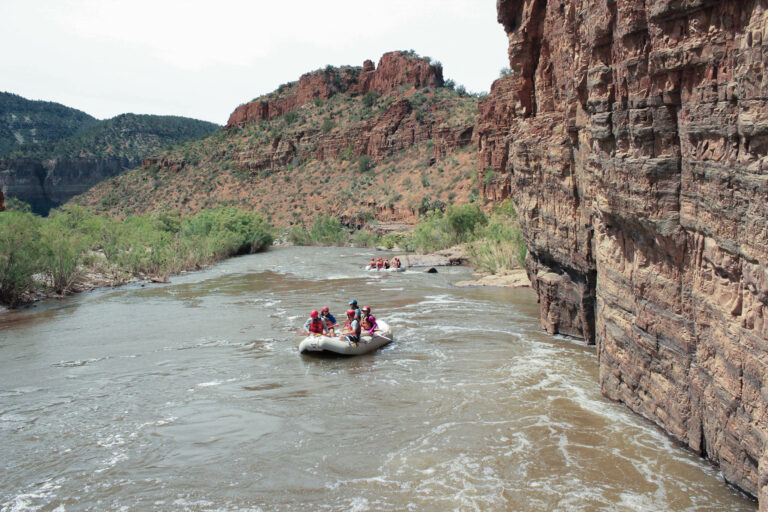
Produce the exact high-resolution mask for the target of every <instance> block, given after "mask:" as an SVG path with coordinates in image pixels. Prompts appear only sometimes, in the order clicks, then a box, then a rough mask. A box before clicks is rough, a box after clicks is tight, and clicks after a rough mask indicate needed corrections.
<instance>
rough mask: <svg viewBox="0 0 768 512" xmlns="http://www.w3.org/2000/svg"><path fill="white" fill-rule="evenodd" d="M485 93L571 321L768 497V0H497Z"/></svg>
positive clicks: (612, 385)
mask: <svg viewBox="0 0 768 512" xmlns="http://www.w3.org/2000/svg"><path fill="white" fill-rule="evenodd" d="M497 7H498V14H499V22H500V23H502V24H503V25H504V27H505V29H506V31H507V33H508V35H509V57H510V68H511V71H512V73H511V74H510V75H509V76H507V77H506V78H503V79H500V80H498V81H497V82H496V83H495V84H494V85H493V88H492V91H491V95H490V96H489V97H488V98H487V99H485V100H484V101H483V102H481V106H480V110H481V119H480V122H479V127H478V132H479V149H480V159H481V167H483V168H490V169H492V170H493V171H494V173H495V176H496V178H495V179H494V180H492V182H491V184H490V185H489V186H486V187H485V188H486V190H485V191H484V193H485V194H486V195H489V196H493V197H503V196H505V195H507V194H510V195H511V196H512V197H513V198H514V201H515V203H516V205H517V207H518V210H519V213H520V220H521V223H522V227H523V230H524V235H525V239H526V241H527V243H528V247H529V249H530V255H529V259H528V273H529V276H530V278H531V281H532V283H533V285H534V287H535V289H536V290H537V292H538V295H539V299H540V302H541V319H542V325H543V326H544V327H545V328H546V329H547V330H548V331H549V332H552V333H558V332H559V333H564V334H570V335H575V336H582V337H584V338H585V339H586V340H587V341H588V342H590V343H593V342H594V343H596V344H597V350H598V356H599V368H600V372H599V375H600V385H601V388H602V390H603V393H604V394H605V395H606V396H608V397H609V398H611V399H614V400H619V401H622V402H624V403H626V404H627V405H628V406H629V407H630V408H631V409H633V410H634V411H636V412H638V413H640V414H642V415H643V416H645V417H647V418H649V419H651V420H652V421H654V422H656V423H658V424H659V425H661V426H662V427H663V428H665V429H667V430H668V431H669V432H670V433H671V434H672V435H674V436H675V437H677V438H678V439H680V440H682V441H683V442H684V443H685V444H687V445H688V446H689V447H691V448H692V449H693V450H695V451H697V452H699V453H701V454H702V455H704V456H706V457H708V458H710V459H711V460H713V461H714V462H715V463H717V464H719V465H720V466H721V468H722V471H723V475H724V476H725V478H726V479H727V480H728V481H729V482H732V483H733V484H735V485H737V486H739V487H741V488H742V489H744V490H746V491H748V492H749V493H752V494H754V495H755V496H758V498H759V499H760V506H761V509H762V510H768V451H766V446H767V441H768V407H767V404H768V268H767V265H768V156H767V155H768V75H766V73H765V71H764V70H765V68H766V60H767V59H768V11H767V9H768V3H767V2H765V1H762V2H761V1H743V2H736V1H730V2H715V1H711V0H691V1H680V0H646V1H640V0H619V1H605V0H567V1H566V0H563V1H553V0H549V1H547V0H524V1H522V0H521V1H518V0H498V2H497Z"/></svg>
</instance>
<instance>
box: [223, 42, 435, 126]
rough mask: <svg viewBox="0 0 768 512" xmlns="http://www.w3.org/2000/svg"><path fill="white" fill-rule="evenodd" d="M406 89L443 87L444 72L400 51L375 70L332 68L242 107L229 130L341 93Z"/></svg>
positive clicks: (370, 66) (388, 55)
mask: <svg viewBox="0 0 768 512" xmlns="http://www.w3.org/2000/svg"><path fill="white" fill-rule="evenodd" d="M404 85H409V86H413V87H416V88H421V87H440V86H442V85H443V69H442V68H441V67H440V66H434V65H432V64H430V63H429V61H427V60H426V59H423V58H419V57H416V56H414V55H411V54H409V53H407V52H400V51H398V52H389V53H385V54H384V55H383V56H382V57H381V60H379V65H378V67H374V65H373V62H371V61H370V60H367V61H365V63H364V64H363V67H362V68H355V67H342V68H332V67H328V68H326V69H322V70H319V71H313V72H311V73H306V74H304V75H302V76H301V78H300V79H299V81H298V82H294V83H292V84H289V85H285V86H282V89H283V90H282V91H280V90H278V94H276V95H269V96H266V97H263V98H257V99H255V100H253V101H251V102H250V103H246V104H244V105H240V106H239V107H237V108H236V109H235V111H234V112H232V114H231V115H230V116H229V121H228V122H227V126H242V125H245V124H248V123H252V122H256V121H260V120H262V119H272V118H274V117H278V116H281V115H283V114H285V113H287V112H290V111H292V110H295V109H297V108H299V107H301V106H302V105H305V104H306V103H308V102H310V101H313V100H314V99H315V98H318V99H322V100H325V99H328V98H330V97H331V96H333V95H334V94H338V93H348V94H350V95H353V96H356V95H360V94H365V93H367V92H369V91H373V92H376V93H378V94H379V95H381V96H383V95H386V94H389V93H391V92H393V91H395V90H397V89H398V88H400V87H402V86H404Z"/></svg>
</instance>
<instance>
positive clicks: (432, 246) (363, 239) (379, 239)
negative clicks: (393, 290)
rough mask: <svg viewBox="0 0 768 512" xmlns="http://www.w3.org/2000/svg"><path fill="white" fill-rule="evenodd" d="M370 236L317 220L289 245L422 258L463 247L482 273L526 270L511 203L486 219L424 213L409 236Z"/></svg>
mask: <svg viewBox="0 0 768 512" xmlns="http://www.w3.org/2000/svg"><path fill="white" fill-rule="evenodd" d="M443 206H444V205H443ZM374 230H375V226H369V227H368V228H364V229H360V230H357V231H354V232H353V233H351V234H350V232H349V230H348V228H347V227H345V226H344V225H343V224H342V223H341V221H340V220H339V219H338V218H336V217H332V216H328V215H320V216H318V217H317V218H316V219H315V220H314V222H313V223H312V224H311V225H310V226H309V227H307V226H305V225H304V224H298V225H296V226H294V227H293V228H291V230H290V231H289V233H288V241H290V242H291V243H293V244H296V245H347V244H350V245H353V246H355V247H385V248H387V249H393V248H395V249H403V250H408V251H415V252H420V253H430V252H436V251H440V250H443V249H447V248H449V247H453V246H456V245H463V246H465V247H466V248H467V252H468V254H469V257H470V263H471V264H472V265H473V266H474V267H475V268H476V269H477V270H479V271H481V272H488V273H492V274H498V273H504V272H506V271H508V270H512V269H515V268H520V267H523V266H524V265H525V255H526V247H525V242H524V241H523V237H522V233H521V231H520V226H519V224H518V221H517V213H516V212H515V208H514V205H513V204H512V202H511V201H505V202H504V203H502V204H501V205H499V206H497V207H495V208H494V209H493V210H491V211H490V212H488V213H486V212H484V211H483V210H481V209H480V207H479V206H477V204H475V203H465V204H460V205H449V206H447V207H445V208H444V209H443V208H434V209H428V210H427V211H426V212H425V213H424V214H423V215H422V217H421V220H420V221H419V223H418V224H417V225H416V226H415V227H414V229H413V231H412V232H411V233H404V232H396V233H388V234H385V235H380V236H379V235H376V234H375V233H374Z"/></svg>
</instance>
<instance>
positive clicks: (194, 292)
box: [0, 248, 756, 512]
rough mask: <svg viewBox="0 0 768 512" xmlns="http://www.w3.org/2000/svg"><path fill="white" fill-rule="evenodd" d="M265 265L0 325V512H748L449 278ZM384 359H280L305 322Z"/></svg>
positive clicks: (506, 316)
mask: <svg viewBox="0 0 768 512" xmlns="http://www.w3.org/2000/svg"><path fill="white" fill-rule="evenodd" d="M369 257H370V253H368V252H366V251H361V250H358V249H338V248H325V249H316V248H282V249H275V250H272V251H269V252H268V253H266V254H261V255H255V256H248V257H243V258H237V259H233V260H229V261H227V262H224V263H222V264H220V265H218V266H216V267H214V268H212V269H210V270H208V271H205V272H199V273H191V274H186V275H183V276H180V277H177V278H175V279H174V280H173V282H172V283H170V284H165V285H152V286H147V287H143V288H142V287H141V286H138V285H136V286H129V287H125V288H121V289H117V290H104V291H97V292H93V293H89V294H84V295H81V296H78V297H75V298H73V299H70V300H66V301H62V302H48V303H46V304H44V305H39V306H37V307H34V308H31V309H27V310H23V311H21V312H13V313H10V314H5V315H2V316H0V471H2V474H3V478H2V479H1V480H0V504H1V506H2V510H3V511H4V512H5V511H6V510H7V511H17V510H59V511H63V510H66V511H72V510H120V509H126V510H392V511H400V510H440V511H442V510H446V509H450V510H611V511H613V510H626V511H630V510H631V511H635V510H649V511H650V510H654V511H655V510H755V509H756V505H755V503H754V502H752V501H750V500H748V499H746V498H745V497H743V496H742V495H740V494H738V493H737V492H735V491H734V490H732V489H730V488H728V487H727V486H726V485H724V484H723V483H722V479H721V478H720V477H719V476H718V474H717V472H716V470H714V469H713V468H711V467H710V466H709V465H708V464H706V463H705V462H703V461H701V460H699V459H698V458H696V457H694V456H693V455H692V454H690V453H689V452H687V451H685V450H683V449H681V448H679V447H678V446H676V445H675V443H673V442H672V441H671V440H669V439H668V438H667V437H666V436H665V435H664V434H662V433H661V432H660V431H659V430H657V429H656V428H655V427H653V426H651V425H649V424H648V423H646V422H644V421H643V420H641V419H639V418H638V417H636V416H634V415H632V414H630V413H629V412H628V411H627V410H626V409H624V408H623V407H621V406H620V405H617V404H614V403H611V402H609V401H607V400H606V399H604V398H603V397H602V396H601V395H600V393H599V390H598V386H597V366H596V358H595V356H594V352H593V350H592V349H590V348H588V347H584V346H582V345H581V344H579V343H573V342H570V341H568V340H565V339H555V338H552V337H549V336H546V335H545V334H543V333H542V332H541V331H540V329H539V325H538V310H537V306H536V303H535V297H534V296H533V294H532V293H531V292H530V291H526V290H517V291H510V290H498V289H457V288H453V287H451V286H450V283H451V282H452V281H458V280H461V279H465V278H466V277H467V273H468V270H467V269H461V268H451V269H444V270H443V271H441V272H440V273H439V274H424V273H420V272H406V273H403V274H397V273H393V274H385V273H375V274H374V273H368V272H365V271H364V270H362V269H361V268H359V263H361V262H364V261H367V259H368V258H369ZM352 298H355V299H357V300H358V301H359V302H360V303H361V304H370V305H371V306H372V307H373V309H374V314H376V315H377V316H380V317H381V318H383V319H386V320H387V321H388V322H389V323H390V324H391V325H393V328H394V332H395V342H394V343H392V344H390V345H388V346H386V347H385V348H383V349H382V350H380V351H378V352H376V353H374V354H369V355H365V356H361V357H355V358H336V357H333V358H317V357H305V356H300V355H299V354H298V352H297V350H296V346H297V344H298V341H300V339H299V337H298V336H296V335H295V334H294V333H295V332H296V331H297V330H301V328H302V325H303V323H304V320H305V319H306V317H307V315H308V313H309V311H310V310H311V309H315V308H317V307H318V306H321V305H328V306H330V307H331V311H332V312H333V313H335V314H336V315H337V317H338V316H339V315H343V312H344V310H345V309H346V303H347V302H348V301H349V300H350V299H352Z"/></svg>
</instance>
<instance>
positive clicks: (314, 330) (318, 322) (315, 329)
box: [304, 309, 328, 335]
mask: <svg viewBox="0 0 768 512" xmlns="http://www.w3.org/2000/svg"><path fill="white" fill-rule="evenodd" d="M304 330H305V331H309V333H310V334H314V335H320V334H328V328H327V327H326V326H325V320H323V319H322V318H320V313H318V312H317V310H316V309H315V310H313V311H312V312H311V313H310V314H309V318H308V319H307V321H306V322H305V323H304Z"/></svg>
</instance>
